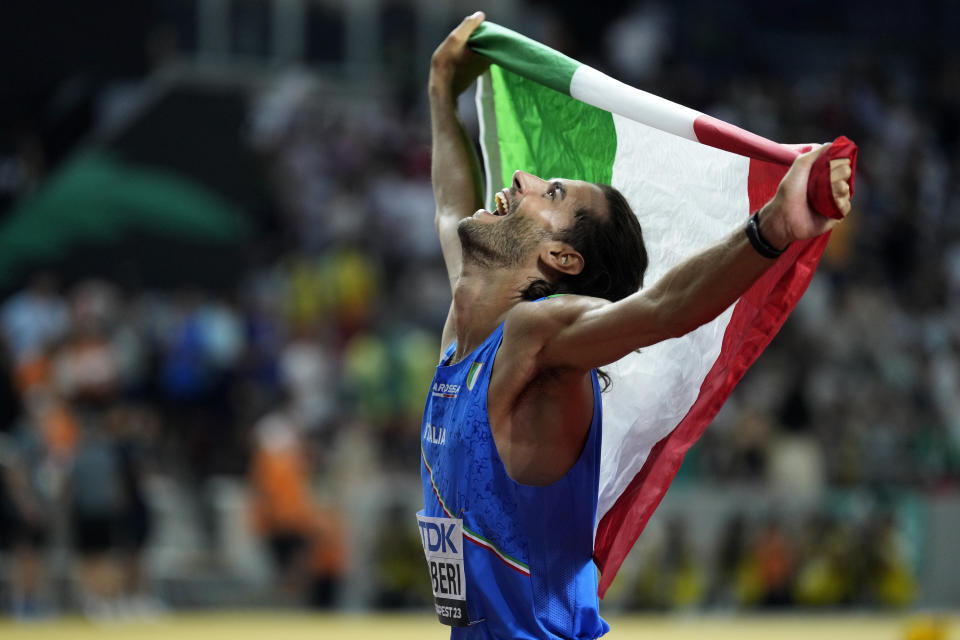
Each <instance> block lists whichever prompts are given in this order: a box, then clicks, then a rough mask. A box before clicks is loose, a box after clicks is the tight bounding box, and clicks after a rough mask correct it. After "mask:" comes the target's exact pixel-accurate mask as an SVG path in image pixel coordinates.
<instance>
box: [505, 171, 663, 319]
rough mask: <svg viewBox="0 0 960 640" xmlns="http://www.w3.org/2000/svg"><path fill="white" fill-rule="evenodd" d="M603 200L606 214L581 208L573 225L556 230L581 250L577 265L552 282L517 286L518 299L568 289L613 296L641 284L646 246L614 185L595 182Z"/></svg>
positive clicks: (567, 291) (625, 201)
mask: <svg viewBox="0 0 960 640" xmlns="http://www.w3.org/2000/svg"><path fill="white" fill-rule="evenodd" d="M597 186H598V187H600V190H601V191H603V195H604V196H605V198H606V200H607V209H608V215H606V216H604V215H603V214H602V213H600V212H598V211H593V210H592V209H587V208H582V209H579V210H577V212H576V213H575V214H574V219H573V225H572V226H571V227H570V228H568V229H565V230H564V231H562V232H561V233H560V236H559V237H558V238H557V239H558V240H562V241H563V242H566V243H567V244H569V245H570V246H571V247H573V248H574V249H576V250H577V251H578V252H579V253H580V255H582V256H583V271H581V272H580V273H578V274H576V275H573V276H564V277H562V278H560V279H559V280H557V282H554V283H550V282H547V281H546V280H542V279H540V280H534V281H533V282H531V283H530V284H529V285H528V286H527V288H526V289H524V290H523V291H521V292H520V297H521V298H523V299H524V300H537V299H539V298H542V297H544V296H549V295H553V294H557V293H573V294H577V295H582V296H593V297H595V298H605V299H607V300H610V301H614V302H615V301H617V300H620V299H622V298H626V297H627V296H629V295H630V294H632V293H635V292H636V291H637V290H638V289H640V287H641V286H643V274H644V272H645V271H646V270H647V249H646V247H645V246H644V244H643V232H642V231H641V229H640V222H638V221H637V216H636V214H634V213H633V209H631V208H630V204H629V203H628V202H627V199H626V198H624V197H623V194H622V193H620V192H619V191H618V190H617V189H615V188H613V187H611V186H609V185H605V184H598V185H597Z"/></svg>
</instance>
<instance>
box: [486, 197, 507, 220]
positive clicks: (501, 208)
mask: <svg viewBox="0 0 960 640" xmlns="http://www.w3.org/2000/svg"><path fill="white" fill-rule="evenodd" d="M493 199H494V201H495V202H496V203H497V208H496V210H495V211H491V212H490V213H492V214H493V215H495V216H505V215H507V196H505V195H504V194H503V191H497V192H496V193H495V194H494V196H493Z"/></svg>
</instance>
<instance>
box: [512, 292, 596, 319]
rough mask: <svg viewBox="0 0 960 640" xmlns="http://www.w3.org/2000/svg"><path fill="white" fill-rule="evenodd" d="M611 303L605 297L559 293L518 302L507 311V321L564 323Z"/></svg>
mask: <svg viewBox="0 0 960 640" xmlns="http://www.w3.org/2000/svg"><path fill="white" fill-rule="evenodd" d="M608 304H610V302H609V301H608V300H604V299H603V298H593V297H590V296H581V295H576V294H572V293H559V294H555V295H552V296H547V297H545V298H540V299H539V300H524V301H523V302H518V303H517V304H515V305H514V306H513V307H511V308H510V311H508V312H507V315H506V317H505V323H506V325H507V326H510V325H511V324H516V325H526V324H530V323H532V324H534V325H539V324H544V323H548V324H557V323H560V324H563V323H564V322H569V321H572V320H573V319H576V318H577V317H579V316H580V315H582V314H583V313H584V312H585V311H589V310H591V309H596V308H599V307H602V306H605V305H608Z"/></svg>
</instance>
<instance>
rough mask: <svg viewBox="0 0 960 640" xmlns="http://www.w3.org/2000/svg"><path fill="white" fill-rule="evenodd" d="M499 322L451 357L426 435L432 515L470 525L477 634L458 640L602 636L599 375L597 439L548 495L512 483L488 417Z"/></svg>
mask: <svg viewBox="0 0 960 640" xmlns="http://www.w3.org/2000/svg"><path fill="white" fill-rule="evenodd" d="M502 339H503V325H502V324H501V325H500V326H499V327H498V328H497V330H496V331H494V332H493V334H491V335H490V337H488V338H487V340H486V341H485V342H484V343H483V344H482V345H480V346H479V347H478V348H477V349H476V350H475V351H474V352H473V353H471V354H470V355H469V356H467V357H466V358H464V359H463V360H462V361H460V362H458V363H456V364H453V365H447V364H446V362H448V361H449V359H450V357H451V356H452V354H453V351H454V349H455V346H456V345H452V346H451V347H450V349H448V350H447V352H446V354H444V358H443V361H442V362H441V364H440V366H438V367H437V371H436V375H435V376H434V379H433V383H432V384H431V388H430V391H429V393H428V396H427V404H426V408H425V410H424V414H423V425H422V430H421V448H422V455H421V465H420V467H421V478H422V482H423V497H424V513H425V514H426V515H428V516H436V517H444V516H445V517H455V518H462V519H463V529H464V540H463V542H464V544H463V547H464V554H465V555H464V565H465V573H466V581H467V582H466V596H467V611H468V613H469V616H470V621H471V624H470V626H469V627H464V628H459V627H455V628H452V631H451V638H454V639H456V640H460V639H480V638H483V639H490V638H496V639H498V640H501V639H507V638H536V639H542V638H577V639H592V638H597V637H599V636H601V635H603V634H604V633H606V632H607V631H608V630H609V626H608V625H607V623H606V622H605V621H604V620H603V619H602V618H601V617H600V613H599V611H598V604H599V600H598V598H597V573H596V567H595V565H594V563H593V558H592V554H593V530H594V521H595V518H596V511H597V492H598V487H599V462H600V425H601V413H600V388H599V385H598V383H597V375H596V372H593V373H592V377H593V395H594V409H593V422H592V424H591V425H590V435H589V436H588V438H587V442H586V445H585V446H584V449H583V452H582V453H581V455H580V458H579V459H578V460H577V462H576V463H575V464H574V466H573V467H572V468H571V469H570V471H568V472H567V474H566V475H565V476H564V477H563V478H561V479H560V480H559V481H557V482H556V483H554V484H552V485H550V486H546V487H533V486H528V485H521V484H518V483H517V482H514V481H513V480H512V479H511V478H510V477H509V476H508V475H507V472H506V470H505V469H504V466H503V463H502V462H501V460H500V457H499V455H498V454H497V449H496V444H495V443H494V440H493V434H492V433H491V431H490V421H489V417H488V415H487V392H488V388H489V384H490V372H491V370H492V368H493V362H494V358H495V357H496V354H497V350H498V349H499V347H500V343H501V341H502Z"/></svg>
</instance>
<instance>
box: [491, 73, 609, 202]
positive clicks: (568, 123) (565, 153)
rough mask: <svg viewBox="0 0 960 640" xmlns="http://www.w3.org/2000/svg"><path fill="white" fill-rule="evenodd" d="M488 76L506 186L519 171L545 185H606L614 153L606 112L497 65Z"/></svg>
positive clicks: (607, 113) (503, 178)
mask: <svg viewBox="0 0 960 640" xmlns="http://www.w3.org/2000/svg"><path fill="white" fill-rule="evenodd" d="M490 76H491V81H492V87H493V102H494V109H495V110H496V132H497V140H498V143H499V147H500V167H501V173H502V176H501V178H502V180H503V184H504V185H509V184H510V183H511V182H512V180H513V172H514V171H515V170H517V169H520V170H522V171H528V172H530V173H533V174H535V175H538V176H540V177H541V178H543V179H549V178H571V179H577V180H586V181H588V182H600V183H603V184H610V181H611V178H612V175H613V159H614V156H615V155H616V151H617V132H616V128H615V127H614V124H613V116H612V115H611V114H610V112H608V111H604V110H602V109H597V108H596V107H591V106H590V105H588V104H585V103H583V102H580V101H579V100H575V99H573V98H570V97H569V96H566V95H561V94H559V93H557V92H556V91H551V90H550V89H547V88H546V87H544V86H543V85H541V84H538V83H536V82H532V81H530V80H527V79H526V78H523V77H521V76H518V75H517V74H515V73H511V72H509V71H507V70H505V69H502V68H500V67H498V66H496V65H494V66H492V67H491V68H490ZM483 115H484V117H490V115H491V114H483Z"/></svg>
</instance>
